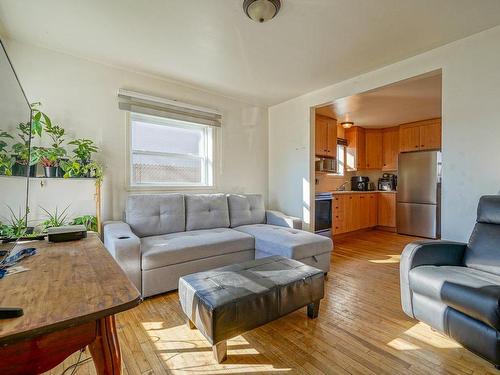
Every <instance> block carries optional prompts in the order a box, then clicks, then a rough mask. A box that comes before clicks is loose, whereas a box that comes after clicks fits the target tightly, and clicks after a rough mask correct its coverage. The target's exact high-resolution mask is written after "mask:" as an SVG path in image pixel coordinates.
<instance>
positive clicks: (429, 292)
mask: <svg viewBox="0 0 500 375" xmlns="http://www.w3.org/2000/svg"><path fill="white" fill-rule="evenodd" d="M409 281H410V289H411V290H412V291H413V292H415V293H418V294H422V295H424V296H427V297H430V298H432V299H435V300H438V301H442V295H441V293H442V289H443V285H444V283H445V282H448V283H454V284H459V285H464V286H469V287H473V288H480V287H483V286H488V285H500V276H497V275H494V274H492V273H489V272H483V271H480V270H476V269H473V268H467V267H460V266H420V267H416V268H413V269H412V270H411V271H410V273H409Z"/></svg>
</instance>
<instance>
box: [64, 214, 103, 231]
mask: <svg viewBox="0 0 500 375" xmlns="http://www.w3.org/2000/svg"><path fill="white" fill-rule="evenodd" d="M70 224H71V225H85V227H86V228H87V230H90V231H93V232H97V218H96V217H95V216H94V215H83V216H78V217H75V218H74V219H73V220H72V221H71V222H70Z"/></svg>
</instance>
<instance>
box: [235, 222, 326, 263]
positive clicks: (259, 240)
mask: <svg viewBox="0 0 500 375" xmlns="http://www.w3.org/2000/svg"><path fill="white" fill-rule="evenodd" d="M235 230H237V231H240V232H244V233H248V234H250V235H252V236H254V237H255V250H259V251H262V252H264V253H267V254H270V255H281V256H284V257H287V258H292V259H302V258H307V257H311V256H314V255H319V254H324V253H327V252H331V251H332V249H333V244H332V240H331V239H330V238H328V237H324V236H319V235H317V234H313V233H309V232H306V231H303V230H298V229H293V228H286V227H279V226H276V225H269V224H254V225H243V226H241V227H237V228H235Z"/></svg>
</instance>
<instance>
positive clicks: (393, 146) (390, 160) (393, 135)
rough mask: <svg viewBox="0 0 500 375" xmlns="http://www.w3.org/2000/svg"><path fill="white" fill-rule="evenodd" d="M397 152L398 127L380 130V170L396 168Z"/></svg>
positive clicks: (393, 169)
mask: <svg viewBox="0 0 500 375" xmlns="http://www.w3.org/2000/svg"><path fill="white" fill-rule="evenodd" d="M398 154H399V127H397V126H395V127H392V128H385V129H383V130H382V170H383V171H395V170H397V169H398Z"/></svg>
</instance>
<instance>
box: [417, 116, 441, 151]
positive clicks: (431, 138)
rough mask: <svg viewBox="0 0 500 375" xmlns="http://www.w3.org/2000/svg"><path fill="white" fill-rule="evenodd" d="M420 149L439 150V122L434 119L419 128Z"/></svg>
mask: <svg viewBox="0 0 500 375" xmlns="http://www.w3.org/2000/svg"><path fill="white" fill-rule="evenodd" d="M420 149H421V150H440V149H441V120H440V119H435V120H432V122H429V123H428V124H426V125H424V126H420Z"/></svg>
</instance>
